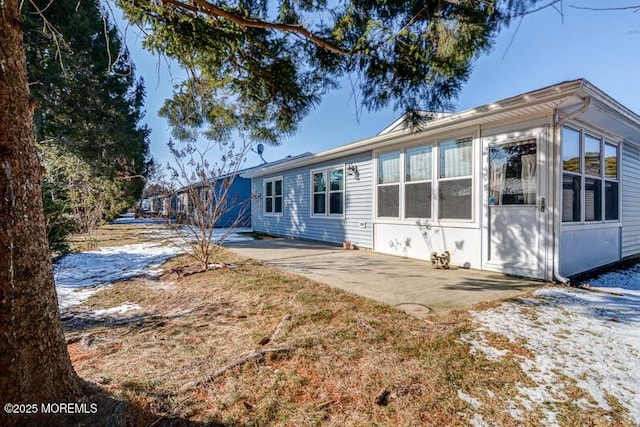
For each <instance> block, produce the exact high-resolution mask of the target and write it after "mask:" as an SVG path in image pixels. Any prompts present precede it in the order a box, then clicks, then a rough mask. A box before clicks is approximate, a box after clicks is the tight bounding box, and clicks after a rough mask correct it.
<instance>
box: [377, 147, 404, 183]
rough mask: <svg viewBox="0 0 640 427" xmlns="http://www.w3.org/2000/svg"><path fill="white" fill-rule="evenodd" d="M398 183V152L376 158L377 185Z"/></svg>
mask: <svg viewBox="0 0 640 427" xmlns="http://www.w3.org/2000/svg"><path fill="white" fill-rule="evenodd" d="M399 181H400V152H399V151H394V152H392V153H386V154H381V155H380V156H379V157H378V184H395V183H397V182H399Z"/></svg>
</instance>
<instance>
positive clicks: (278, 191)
mask: <svg viewBox="0 0 640 427" xmlns="http://www.w3.org/2000/svg"><path fill="white" fill-rule="evenodd" d="M275 185H276V192H275V194H276V196H282V180H281V179H279V180H277V181H276V182H275Z"/></svg>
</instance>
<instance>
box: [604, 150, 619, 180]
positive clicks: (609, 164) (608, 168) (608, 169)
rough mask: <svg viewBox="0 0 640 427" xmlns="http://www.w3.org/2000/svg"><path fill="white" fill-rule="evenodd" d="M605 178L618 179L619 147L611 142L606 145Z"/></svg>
mask: <svg viewBox="0 0 640 427" xmlns="http://www.w3.org/2000/svg"><path fill="white" fill-rule="evenodd" d="M604 177H605V178H606V179H618V146H617V145H613V144H611V143H609V142H607V143H605V144H604Z"/></svg>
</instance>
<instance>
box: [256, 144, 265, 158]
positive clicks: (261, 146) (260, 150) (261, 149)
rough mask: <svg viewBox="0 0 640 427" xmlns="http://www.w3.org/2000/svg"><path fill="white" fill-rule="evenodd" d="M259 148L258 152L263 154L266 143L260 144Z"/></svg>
mask: <svg viewBox="0 0 640 427" xmlns="http://www.w3.org/2000/svg"><path fill="white" fill-rule="evenodd" d="M257 148H258V154H260V155H261V156H262V153H264V145H262V144H258V147H257Z"/></svg>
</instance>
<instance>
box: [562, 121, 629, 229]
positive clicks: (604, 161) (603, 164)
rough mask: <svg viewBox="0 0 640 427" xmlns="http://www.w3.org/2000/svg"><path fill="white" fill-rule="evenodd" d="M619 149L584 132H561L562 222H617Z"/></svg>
mask: <svg viewBox="0 0 640 427" xmlns="http://www.w3.org/2000/svg"><path fill="white" fill-rule="evenodd" d="M618 159H619V147H618V145H617V144H615V143H613V142H610V141H608V140H606V139H605V138H602V137H601V136H599V135H597V134H595V133H592V132H588V131H586V130H584V129H578V128H572V127H568V126H565V127H564V128H563V129H562V169H563V172H562V221H563V222H564V223H596V222H602V221H618V220H619V219H620V217H619V209H618V206H619V194H618V193H619V185H620V182H619V170H618V163H619V161H618Z"/></svg>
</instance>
